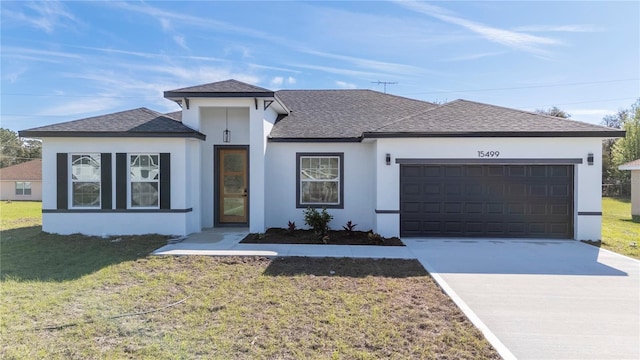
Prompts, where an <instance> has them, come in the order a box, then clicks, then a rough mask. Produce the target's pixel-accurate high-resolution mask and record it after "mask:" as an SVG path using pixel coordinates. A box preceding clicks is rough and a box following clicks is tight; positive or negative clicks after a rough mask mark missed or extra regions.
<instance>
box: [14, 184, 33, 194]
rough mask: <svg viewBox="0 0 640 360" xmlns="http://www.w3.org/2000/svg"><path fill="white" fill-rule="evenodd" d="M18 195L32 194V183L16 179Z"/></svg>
mask: <svg viewBox="0 0 640 360" xmlns="http://www.w3.org/2000/svg"><path fill="white" fill-rule="evenodd" d="M16 195H31V183H30V182H24V181H16Z"/></svg>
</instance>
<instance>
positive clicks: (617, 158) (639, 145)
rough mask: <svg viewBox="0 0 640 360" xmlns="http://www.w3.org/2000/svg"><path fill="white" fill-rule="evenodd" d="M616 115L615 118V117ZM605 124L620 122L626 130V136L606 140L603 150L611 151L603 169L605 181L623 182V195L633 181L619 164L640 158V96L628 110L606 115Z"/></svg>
mask: <svg viewBox="0 0 640 360" xmlns="http://www.w3.org/2000/svg"><path fill="white" fill-rule="evenodd" d="M614 117H615V118H614ZM602 121H603V124H605V123H607V124H613V125H616V124H618V123H619V124H620V128H622V129H623V130H625V131H626V135H625V137H624V138H620V139H616V140H613V141H611V142H612V144H611V145H610V148H609V149H607V148H606V147H607V146H608V145H609V144H608V142H610V140H605V142H604V144H603V146H604V149H603V150H608V151H609V155H608V156H609V159H608V163H607V164H606V166H607V168H606V169H603V174H602V175H603V183H609V184H621V185H622V187H621V188H622V189H626V190H623V191H622V195H627V191H628V188H629V186H628V185H629V184H630V182H631V174H630V172H629V171H621V170H618V166H620V165H622V164H624V163H626V162H629V161H633V160H636V159H640V98H638V100H636V102H635V103H634V104H633V105H631V108H630V109H628V110H620V111H618V113H617V114H616V115H614V116H609V117H605V118H604V119H602ZM606 155H607V154H605V153H603V167H604V166H605V160H604V157H605V156H606ZM605 176H606V177H605Z"/></svg>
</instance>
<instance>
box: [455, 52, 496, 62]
mask: <svg viewBox="0 0 640 360" xmlns="http://www.w3.org/2000/svg"><path fill="white" fill-rule="evenodd" d="M504 53H505V52H504V51H498V52H490V53H479V54H469V55H462V56H456V57H452V58H449V59H444V60H443V61H468V60H477V59H482V58H485V57H491V56H497V55H502V54H504Z"/></svg>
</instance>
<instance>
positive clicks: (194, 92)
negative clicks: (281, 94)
mask: <svg viewBox="0 0 640 360" xmlns="http://www.w3.org/2000/svg"><path fill="white" fill-rule="evenodd" d="M273 95H274V92H273V91H272V90H269V89H265V88H261V87H259V86H255V85H251V84H247V83H243V82H241V81H238V80H233V79H230V80H224V81H218V82H214V83H210V84H203V85H196V86H190V87H186V88H181V89H175V90H169V91H165V92H164V97H165V98H184V97H273Z"/></svg>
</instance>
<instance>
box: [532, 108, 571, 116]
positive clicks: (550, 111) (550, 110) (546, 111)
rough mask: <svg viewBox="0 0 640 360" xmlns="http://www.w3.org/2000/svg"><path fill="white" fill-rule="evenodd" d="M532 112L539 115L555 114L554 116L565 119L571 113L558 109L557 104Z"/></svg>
mask: <svg viewBox="0 0 640 360" xmlns="http://www.w3.org/2000/svg"><path fill="white" fill-rule="evenodd" d="M534 112H536V113H538V114H540V115H548V116H555V117H560V118H565V119H568V118H570V117H571V114H569V113H567V112H566V111H564V110H561V109H559V108H558V107H557V106H554V107H552V108H548V109H536V110H535V111H534Z"/></svg>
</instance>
